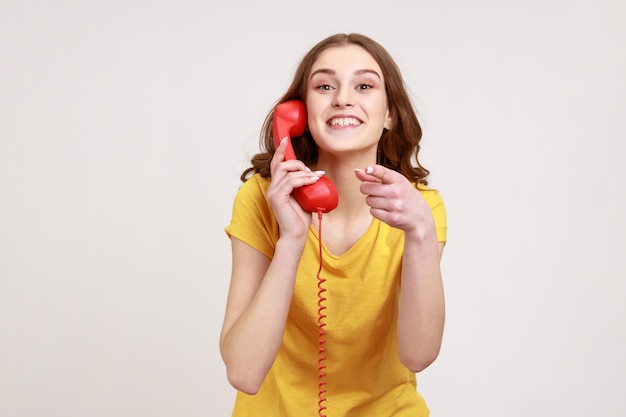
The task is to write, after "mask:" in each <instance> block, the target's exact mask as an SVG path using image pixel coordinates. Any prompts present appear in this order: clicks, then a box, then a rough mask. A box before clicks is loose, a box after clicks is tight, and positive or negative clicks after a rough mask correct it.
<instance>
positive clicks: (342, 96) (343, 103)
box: [333, 87, 354, 108]
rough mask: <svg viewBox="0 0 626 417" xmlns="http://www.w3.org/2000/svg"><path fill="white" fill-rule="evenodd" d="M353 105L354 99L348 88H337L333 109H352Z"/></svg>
mask: <svg viewBox="0 0 626 417" xmlns="http://www.w3.org/2000/svg"><path fill="white" fill-rule="evenodd" d="M353 105H354V98H353V97H352V94H351V91H350V89H349V88H344V87H341V88H338V89H337V90H336V93H335V96H334V98H333V107H338V108H343V107H352V106H353Z"/></svg>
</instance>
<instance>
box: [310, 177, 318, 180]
mask: <svg viewBox="0 0 626 417" xmlns="http://www.w3.org/2000/svg"><path fill="white" fill-rule="evenodd" d="M309 178H310V179H312V180H315V181H317V180H319V179H320V177H309Z"/></svg>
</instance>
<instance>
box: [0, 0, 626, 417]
mask: <svg viewBox="0 0 626 417" xmlns="http://www.w3.org/2000/svg"><path fill="white" fill-rule="evenodd" d="M625 21H626V3H624V2H623V1H617V0H615V1H608V0H604V1H593V2H592V1H556V0H542V1H538V0H530V1H525V2H519V1H496V0H493V1H485V0H477V1H472V2H465V1H461V0H458V1H438V2H434V1H433V2H425V1H414V2H407V1H397V2H394V1H378V2H375V1H353V0H344V1H340V2H337V1H334V0H333V1H316V2H297V1H279V0H269V1H265V2H247V3H239V2H236V1H229V2H218V1H198V0H178V1H173V0H161V1H147V0H146V1H138V0H130V1H128V0H125V1H108V2H105V1H93V0H88V1H78V0H76V1H69V0H60V1H55V2H48V1H41V0H39V1H37V0H20V1H7V0H2V1H0V415H1V416H2V417H39V416H59V417H61V416H62V417H79V416H80V417H83V416H92V417H99V416H150V417H158V416H186V417H192V416H227V415H229V412H230V409H231V406H232V401H233V398H234V391H233V389H232V388H231V387H230V386H229V385H228V383H227V381H226V379H225V371H224V366H223V364H222V362H221V359H220V356H219V352H218V334H219V330H220V326H221V321H222V315H223V310H224V304H225V298H226V292H227V286H228V279H229V270H230V246H229V242H228V240H227V238H226V236H225V234H224V232H223V228H224V226H226V224H227V223H228V220H229V216H230V209H231V203H232V198H233V196H234V194H235V192H236V190H237V187H239V185H240V182H239V179H238V177H239V174H240V172H241V171H242V169H244V168H245V167H246V166H247V160H248V158H249V157H250V156H251V155H252V153H254V152H255V150H256V149H257V135H258V131H259V129H260V126H261V123H262V121H263V118H264V116H265V114H266V112H267V111H268V110H269V109H270V107H271V105H272V104H273V102H274V101H275V100H276V99H277V98H278V97H279V96H280V95H281V94H282V93H283V92H284V90H285V88H286V87H287V85H288V83H289V82H290V80H291V76H292V74H293V71H294V69H295V66H296V65H297V63H298V62H299V60H300V58H301V57H302V55H303V54H304V53H305V52H306V51H307V50H308V49H309V48H310V47H311V46H313V44H314V43H316V42H317V41H319V40H320V39H322V38H323V37H326V36H327V35H330V34H332V33H335V32H362V33H365V34H367V35H369V36H371V37H373V38H374V39H376V40H378V41H379V42H381V43H382V44H383V45H384V46H386V47H387V48H388V50H389V51H390V53H391V54H392V55H393V56H394V57H395V58H396V60H397V62H398V64H399V65H400V67H401V69H402V71H403V72H404V75H405V77H406V81H407V84H408V86H409V88H410V90H411V94H412V97H413V100H414V102H415V104H416V107H417V109H418V112H419V116H420V118H421V120H422V122H423V127H424V140H423V152H422V157H421V159H422V162H423V163H424V164H425V165H426V167H428V168H429V169H430V170H431V171H432V176H431V178H430V180H431V185H432V186H434V187H436V188H438V189H439V190H440V191H441V193H442V195H443V197H444V199H445V201H446V203H447V208H448V216H449V244H448V246H447V248H446V251H445V253H444V259H443V273H444V279H445V286H446V295H447V312H448V313H447V314H448V315H447V325H446V331H445V338H444V344H443V349H442V352H441V355H440V357H439V359H438V360H437V361H436V362H435V363H434V364H433V365H432V366H431V367H430V368H428V369H427V370H425V371H424V372H422V373H421V374H419V375H418V378H419V385H420V386H419V389H420V390H421V392H422V394H423V395H424V396H425V397H426V399H427V400H428V402H429V405H430V407H431V409H432V411H433V415H434V416H446V417H447V416H461V415H463V416H477V417H478V416H480V417H502V416H507V417H513V416H529V415H533V416H565V415H567V416H581V417H582V416H589V415H596V416H598V415H602V416H623V415H625V414H626V396H624V395H623V389H624V387H626V363H625V362H626V361H625V359H624V352H625V351H624V346H625V342H626V325H625V324H626V323H625V317H626V314H625V309H624V307H623V302H624V299H625V296H626V280H625V279H624V278H626V267H625V262H624V255H625V251H626V250H625V249H626V239H625V237H624V236H625V234H626V220H625V218H626V216H625V214H624V213H626V204H625V203H624V197H623V194H624V188H625V187H624V185H623V181H624V176H625V174H626V170H625V168H624V158H625V157H626V154H625V152H624V144H623V142H624V139H625V138H626V123H625V122H624V116H625V114H626V99H625V97H626V76H625V75H624V74H626V48H625V47H624V43H625V41H626V25H625V24H624V22H625Z"/></svg>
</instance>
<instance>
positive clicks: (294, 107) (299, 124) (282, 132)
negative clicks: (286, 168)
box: [272, 100, 339, 213]
mask: <svg viewBox="0 0 626 417" xmlns="http://www.w3.org/2000/svg"><path fill="white" fill-rule="evenodd" d="M305 126H306V107H305V106H304V103H303V102H302V101H300V100H290V101H285V102H284V103H280V104H278V105H277V106H276V108H275V109H274V115H273V118H272V134H273V136H274V146H275V147H278V145H279V144H280V141H281V140H282V139H283V138H284V137H287V149H286V151H285V160H293V159H298V158H297V157H296V154H295V152H294V150H293V145H292V144H291V138H292V137H293V136H301V135H302V133H304V128H305ZM293 196H294V198H295V199H296V201H297V202H298V204H300V207H302V208H303V209H304V210H305V211H308V212H311V213H317V212H323V213H328V212H329V211H331V210H333V209H334V208H335V207H337V204H338V202H339V199H338V196H337V189H336V188H335V184H333V183H332V181H331V180H330V179H328V178H326V177H321V178H320V179H319V180H318V181H317V182H316V183H314V184H309V185H304V186H302V187H299V188H294V190H293Z"/></svg>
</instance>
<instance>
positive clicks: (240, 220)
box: [224, 174, 279, 258]
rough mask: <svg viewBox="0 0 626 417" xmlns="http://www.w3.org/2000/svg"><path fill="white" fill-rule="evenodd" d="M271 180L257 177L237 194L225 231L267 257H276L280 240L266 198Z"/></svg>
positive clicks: (248, 181) (276, 225)
mask: <svg viewBox="0 0 626 417" xmlns="http://www.w3.org/2000/svg"><path fill="white" fill-rule="evenodd" d="M269 182H270V180H269V179H268V178H263V177H261V176H260V175H259V174H255V175H253V176H252V177H250V179H248V180H247V181H246V182H245V183H244V184H243V185H242V186H241V187H240V188H239V190H238V191H237V194H236V195H235V199H234V201H233V207H232V216H231V221H230V224H229V225H228V226H227V227H226V228H225V229H224V231H225V232H226V234H227V235H228V237H229V238H232V237H235V238H237V239H239V240H241V241H242V242H244V243H246V244H248V245H250V246H251V247H253V248H254V249H256V250H258V251H259V252H261V253H262V254H264V255H265V256H267V257H268V258H271V257H272V256H274V249H275V246H276V241H277V240H278V234H279V233H278V222H276V220H275V218H274V214H273V212H272V208H271V207H270V205H269V202H268V201H267V197H266V190H267V187H268V186H269Z"/></svg>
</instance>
